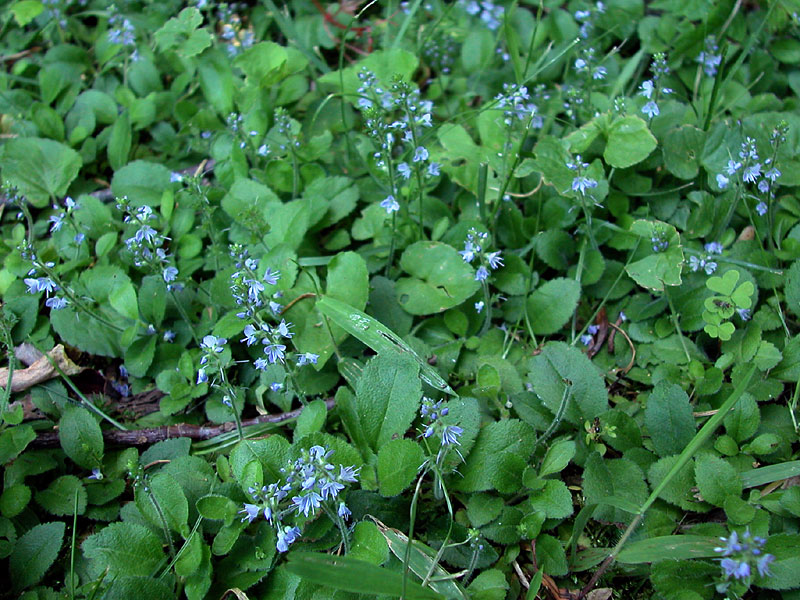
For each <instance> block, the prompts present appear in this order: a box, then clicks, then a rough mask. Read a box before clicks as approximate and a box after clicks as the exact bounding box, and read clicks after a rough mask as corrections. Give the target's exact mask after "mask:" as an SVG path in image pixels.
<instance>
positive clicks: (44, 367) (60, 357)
mask: <svg viewBox="0 0 800 600" xmlns="http://www.w3.org/2000/svg"><path fill="white" fill-rule="evenodd" d="M47 356H49V357H50V358H51V359H52V360H53V361H54V362H55V363H56V364H57V365H58V366H59V367H60V368H61V370H62V371H64V373H66V374H67V375H77V374H78V373H80V372H81V371H82V370H83V368H82V367H79V366H78V365H76V364H75V363H74V362H72V361H71V360H70V359H69V357H68V356H67V354H66V352H64V346H63V345H61V344H59V345H58V346H55V347H54V348H53V349H52V350H50V352H48V353H47ZM47 356H42V357H41V358H39V359H38V360H37V361H35V362H34V363H33V364H32V365H31V366H29V367H28V368H27V369H14V375H13V376H12V378H11V391H12V392H21V391H23V390H27V389H28V388H30V387H33V386H35V385H38V384H40V383H44V382H45V381H48V380H50V379H53V378H54V377H58V376H59V373H58V370H57V369H56V368H55V367H54V366H53V364H52V363H51V362H50V361H49V360H48V359H47ZM7 381H8V368H7V367H3V368H2V369H0V387H2V388H5V387H6V382H7Z"/></svg>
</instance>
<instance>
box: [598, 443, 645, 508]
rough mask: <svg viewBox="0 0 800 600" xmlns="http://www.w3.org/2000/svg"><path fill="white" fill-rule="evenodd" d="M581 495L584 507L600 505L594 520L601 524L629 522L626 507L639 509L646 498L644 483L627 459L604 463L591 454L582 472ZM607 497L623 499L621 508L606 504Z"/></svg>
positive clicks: (601, 459)
mask: <svg viewBox="0 0 800 600" xmlns="http://www.w3.org/2000/svg"><path fill="white" fill-rule="evenodd" d="M583 492H584V495H585V496H586V503H587V504H601V506H598V507H597V509H596V510H595V512H594V515H593V517H594V518H595V519H597V520H601V521H615V522H616V521H619V522H623V523H627V522H630V520H631V519H632V518H633V514H631V512H630V511H629V508H632V507H636V506H640V505H641V504H642V503H643V502H644V501H645V500H646V499H647V484H645V482H644V473H642V470H641V469H640V468H639V466H638V465H637V464H636V463H634V462H633V461H631V460H629V459H627V458H617V459H611V460H604V459H603V458H601V457H600V455H599V454H598V453H597V452H593V453H591V454H590V455H589V458H588V459H587V460H586V466H585V468H584V471H583ZM609 497H619V498H622V499H624V500H625V503H624V505H622V506H618V504H619V503H617V502H614V503H613V504H612V503H608V504H607V503H606V502H605V500H606V499H607V498H609Z"/></svg>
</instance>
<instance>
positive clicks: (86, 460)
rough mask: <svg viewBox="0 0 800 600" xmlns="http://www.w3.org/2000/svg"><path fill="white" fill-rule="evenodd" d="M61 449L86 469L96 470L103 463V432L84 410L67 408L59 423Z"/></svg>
mask: <svg viewBox="0 0 800 600" xmlns="http://www.w3.org/2000/svg"><path fill="white" fill-rule="evenodd" d="M58 439H59V441H60V442H61V448H62V449H63V450H64V453H65V454H66V455H67V456H69V457H70V458H71V459H72V461H73V462H74V463H75V464H77V465H79V466H81V467H83V468H84V469H94V468H95V467H98V466H100V465H101V464H102V461H103V432H102V431H101V430H100V425H98V423H97V421H96V420H95V419H94V417H92V416H91V415H90V414H89V411H87V410H86V409H84V408H80V407H77V406H67V408H66V409H65V410H64V412H63V414H62V416H61V420H60V421H59V423H58Z"/></svg>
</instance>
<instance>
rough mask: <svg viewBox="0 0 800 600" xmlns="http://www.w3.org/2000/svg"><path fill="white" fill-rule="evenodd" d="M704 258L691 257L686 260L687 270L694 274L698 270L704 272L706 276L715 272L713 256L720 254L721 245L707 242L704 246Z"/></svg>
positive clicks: (715, 263) (715, 264)
mask: <svg viewBox="0 0 800 600" xmlns="http://www.w3.org/2000/svg"><path fill="white" fill-rule="evenodd" d="M704 250H705V251H706V256H702V257H698V256H696V255H694V254H693V255H692V256H690V257H689V259H688V264H689V268H690V269H691V270H692V272H694V273H696V272H697V271H699V270H700V269H702V270H703V271H705V273H706V275H712V274H713V273H714V272H715V271H716V270H717V262H716V261H715V260H714V258H713V256H714V255H715V254H722V244H720V243H719V242H709V243H707V244H706V245H705V246H704Z"/></svg>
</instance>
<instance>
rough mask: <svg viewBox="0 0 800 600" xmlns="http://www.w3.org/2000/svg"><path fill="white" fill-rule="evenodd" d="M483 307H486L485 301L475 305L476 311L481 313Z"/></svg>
mask: <svg viewBox="0 0 800 600" xmlns="http://www.w3.org/2000/svg"><path fill="white" fill-rule="evenodd" d="M483 307H484V304H483V300H480V301H478V302H476V303H475V310H476V311H477V312H479V313H480V312H481V311H482V310H483Z"/></svg>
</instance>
